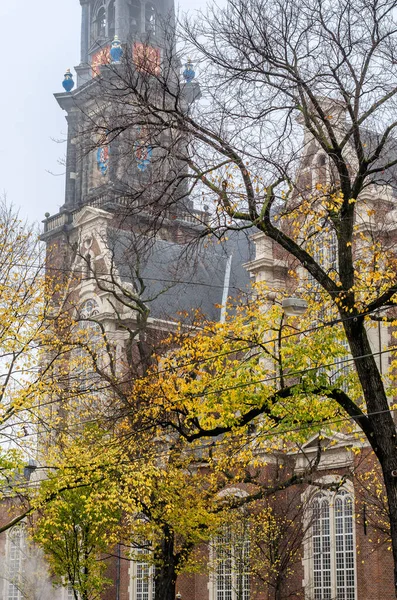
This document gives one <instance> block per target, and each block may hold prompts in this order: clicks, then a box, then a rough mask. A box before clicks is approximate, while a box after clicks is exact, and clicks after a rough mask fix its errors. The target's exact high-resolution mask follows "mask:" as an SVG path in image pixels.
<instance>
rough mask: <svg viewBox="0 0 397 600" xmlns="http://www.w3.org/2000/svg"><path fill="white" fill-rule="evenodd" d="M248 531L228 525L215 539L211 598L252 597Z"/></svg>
mask: <svg viewBox="0 0 397 600" xmlns="http://www.w3.org/2000/svg"><path fill="white" fill-rule="evenodd" d="M249 552H250V541H249V531H248V528H247V527H245V526H244V525H241V526H239V527H237V528H232V527H230V526H225V527H224V528H223V529H222V531H221V532H220V533H219V534H218V535H217V536H216V537H215V539H214V540H213V543H212V565H213V575H212V580H213V585H212V594H211V596H212V600H249V598H250V576H249Z"/></svg>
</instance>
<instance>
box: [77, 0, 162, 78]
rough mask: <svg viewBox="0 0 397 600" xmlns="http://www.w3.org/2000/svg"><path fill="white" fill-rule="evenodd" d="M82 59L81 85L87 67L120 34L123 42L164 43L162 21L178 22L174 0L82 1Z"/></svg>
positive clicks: (86, 73)
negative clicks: (149, 41) (175, 19)
mask: <svg viewBox="0 0 397 600" xmlns="http://www.w3.org/2000/svg"><path fill="white" fill-rule="evenodd" d="M80 3H81V6H82V18H81V58H80V67H78V69H77V71H78V74H79V80H78V84H81V83H83V82H84V81H86V80H87V79H88V75H89V73H88V69H87V66H88V65H91V64H92V62H93V61H95V56H96V54H97V53H98V51H99V50H101V49H103V48H106V47H107V46H108V45H109V44H110V43H111V42H112V40H113V39H114V36H115V35H117V36H118V38H119V40H120V41H121V43H131V42H132V43H133V42H137V41H138V42H139V41H148V40H151V41H152V42H156V45H157V46H161V45H162V44H161V41H162V39H161V38H162V31H161V29H162V28H161V26H160V23H163V24H164V23H167V27H168V28H169V26H170V25H172V24H173V21H174V1H173V0H80Z"/></svg>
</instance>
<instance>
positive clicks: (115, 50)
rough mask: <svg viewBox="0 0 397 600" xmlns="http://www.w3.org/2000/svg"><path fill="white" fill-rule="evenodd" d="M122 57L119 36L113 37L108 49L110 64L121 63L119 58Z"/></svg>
mask: <svg viewBox="0 0 397 600" xmlns="http://www.w3.org/2000/svg"><path fill="white" fill-rule="evenodd" d="M122 56H123V47H122V45H121V44H120V40H119V36H118V35H115V36H114V40H113V42H112V46H111V48H110V58H111V60H112V63H119V62H120V61H121V57H122Z"/></svg>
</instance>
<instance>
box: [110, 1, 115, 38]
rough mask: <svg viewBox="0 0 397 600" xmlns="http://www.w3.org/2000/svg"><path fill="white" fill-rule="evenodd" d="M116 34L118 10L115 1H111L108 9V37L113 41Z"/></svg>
mask: <svg viewBox="0 0 397 600" xmlns="http://www.w3.org/2000/svg"><path fill="white" fill-rule="evenodd" d="M115 33H116V8H115V0H111V2H109V7H108V37H109V38H110V39H113V38H114V34H115Z"/></svg>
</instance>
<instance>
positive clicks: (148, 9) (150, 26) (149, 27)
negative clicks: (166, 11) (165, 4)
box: [145, 2, 156, 35]
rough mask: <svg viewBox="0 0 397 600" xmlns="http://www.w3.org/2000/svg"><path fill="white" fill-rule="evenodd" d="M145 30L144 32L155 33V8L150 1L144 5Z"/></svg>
mask: <svg viewBox="0 0 397 600" xmlns="http://www.w3.org/2000/svg"><path fill="white" fill-rule="evenodd" d="M145 31H146V33H152V34H153V35H155V33H156V9H155V8H154V6H153V4H151V3H150V2H147V3H146V6H145Z"/></svg>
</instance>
